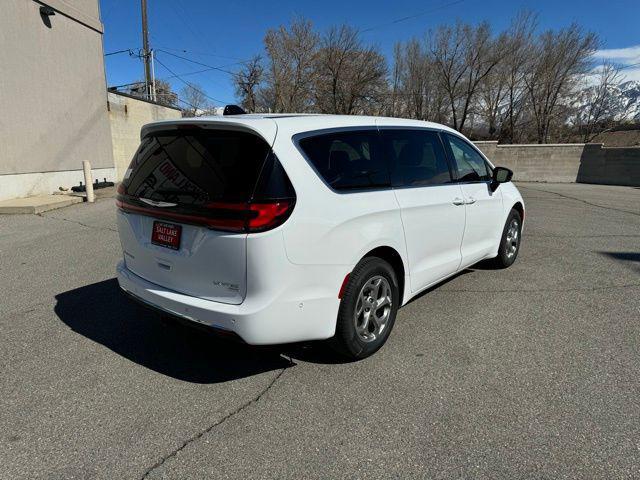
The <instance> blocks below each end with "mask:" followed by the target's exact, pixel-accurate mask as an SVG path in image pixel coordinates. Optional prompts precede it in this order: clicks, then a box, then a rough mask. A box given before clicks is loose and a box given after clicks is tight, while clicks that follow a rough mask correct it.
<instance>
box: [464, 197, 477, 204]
mask: <svg viewBox="0 0 640 480" xmlns="http://www.w3.org/2000/svg"><path fill="white" fill-rule="evenodd" d="M465 203H466V204H467V205H471V204H472V203H476V199H475V198H473V197H469V198H467V201H466V202H465Z"/></svg>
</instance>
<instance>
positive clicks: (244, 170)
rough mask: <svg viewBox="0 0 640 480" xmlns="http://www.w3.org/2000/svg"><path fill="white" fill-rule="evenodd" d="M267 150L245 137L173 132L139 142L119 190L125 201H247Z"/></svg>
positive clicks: (215, 132)
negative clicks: (129, 198)
mask: <svg viewBox="0 0 640 480" xmlns="http://www.w3.org/2000/svg"><path fill="white" fill-rule="evenodd" d="M269 151H270V147H269V145H268V144H267V142H266V141H264V140H263V139H262V138H260V137H258V136H257V135H254V134H252V133H249V132H243V131H234V130H211V129H201V128H194V129H185V130H182V129H179V130H168V131H163V132H157V133H153V134H151V135H149V136H147V137H146V138H144V139H143V140H142V144H141V145H140V148H139V149H138V151H137V152H136V154H135V156H134V158H133V161H132V163H131V166H130V168H129V170H128V171H127V173H126V175H125V179H124V180H123V184H124V186H125V187H126V189H127V192H128V194H129V195H131V196H133V197H138V198H146V199H149V200H154V201H162V202H176V203H179V204H181V205H183V206H185V205H201V204H204V203H206V202H211V201H247V200H249V198H250V197H251V194H252V193H253V189H254V187H255V185H256V181H257V179H258V175H259V174H260V171H261V169H262V166H263V164H264V161H265V159H266V157H267V154H268V153H269Z"/></svg>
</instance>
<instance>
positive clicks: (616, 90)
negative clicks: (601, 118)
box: [572, 80, 640, 121]
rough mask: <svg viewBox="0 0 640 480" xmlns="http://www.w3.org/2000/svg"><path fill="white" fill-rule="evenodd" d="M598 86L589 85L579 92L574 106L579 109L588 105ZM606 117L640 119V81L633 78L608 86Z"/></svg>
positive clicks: (624, 119) (621, 119) (625, 119)
mask: <svg viewBox="0 0 640 480" xmlns="http://www.w3.org/2000/svg"><path fill="white" fill-rule="evenodd" d="M596 89H597V87H587V88H584V89H583V90H580V91H579V92H577V94H576V96H575V97H574V100H573V102H572V106H573V107H575V108H576V109H577V110H578V111H579V110H580V109H581V108H583V107H587V105H589V104H590V103H591V102H592V101H593V98H594V97H595V96H596ZM605 111H606V114H605V117H608V118H611V117H613V118H615V119H616V120H620V121H634V120H635V121H640V81H637V80H632V81H628V82H623V83H620V84H618V85H610V86H609V87H608V95H607V101H606V102H605Z"/></svg>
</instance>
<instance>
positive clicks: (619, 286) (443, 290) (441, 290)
mask: <svg viewBox="0 0 640 480" xmlns="http://www.w3.org/2000/svg"><path fill="white" fill-rule="evenodd" d="M635 287H640V283H627V284H623V285H608V286H606V287H590V288H585V287H576V288H531V289H509V290H474V289H466V288H461V289H454V288H446V289H439V290H438V291H440V292H455V293H460V292H462V293H535V292H596V291H599V290H611V289H617V288H620V289H622V288H635Z"/></svg>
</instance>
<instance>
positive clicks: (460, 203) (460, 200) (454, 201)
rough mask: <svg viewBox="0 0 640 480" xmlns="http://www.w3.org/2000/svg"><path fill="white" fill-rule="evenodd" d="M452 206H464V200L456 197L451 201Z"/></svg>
mask: <svg viewBox="0 0 640 480" xmlns="http://www.w3.org/2000/svg"><path fill="white" fill-rule="evenodd" d="M453 204H454V205H464V200H463V199H461V198H460V197H456V198H454V199H453Z"/></svg>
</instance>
